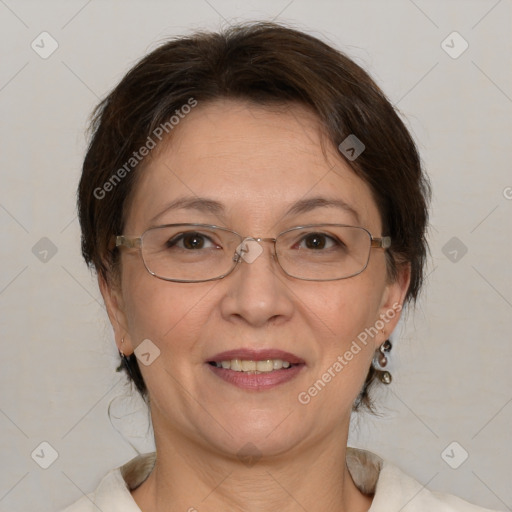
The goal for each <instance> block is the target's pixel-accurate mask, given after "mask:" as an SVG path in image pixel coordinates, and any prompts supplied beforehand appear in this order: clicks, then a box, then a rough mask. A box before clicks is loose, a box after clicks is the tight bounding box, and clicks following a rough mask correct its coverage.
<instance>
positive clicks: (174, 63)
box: [78, 22, 430, 412]
mask: <svg viewBox="0 0 512 512" xmlns="http://www.w3.org/2000/svg"><path fill="white" fill-rule="evenodd" d="M191 99H193V100H194V101H197V102H198V104H202V103H204V102H209V101H215V100H219V99H236V100H243V101H249V102H252V103H255V104H258V105H262V106H264V105H267V106H270V105H280V104H283V105H286V104H290V103H295V104H297V103H298V104H301V105H303V106H305V107H307V108H309V109H310V110H311V111H312V112H313V113H314V114H315V115H316V116H317V118H318V119H319V121H320V123H321V125H322V126H323V128H324V131H325V134H326V135H327V136H328V139H329V140H330V142H332V144H333V145H334V146H335V147H338V146H339V144H340V143H341V142H342V141H344V140H345V139H346V138H347V137H348V136H349V135H355V136H356V137H357V138H358V139H359V140H360V141H362V143H363V144H364V146H365V149H364V151H363V152H362V153H361V154H360V155H359V156H358V157H357V159H350V158H347V157H346V156H345V155H344V154H342V152H340V158H344V159H345V160H346V162H347V163H348V165H349V166H350V167H351V168H352V170H353V171H354V172H355V173H356V175H357V176H359V177H360V178H361V179H362V180H363V181H364V182H365V183H366V184H367V185H368V186H369V188H370V190H371V192H372V195H373V198H374V200H375V202H376V204H377V207H378V210H379V213H380V217H381V222H382V228H383V234H385V235H388V236H390V237H391V240H392V245H391V247H390V249H389V250H388V251H386V255H387V268H388V275H389V278H390V279H394V278H396V275H397V269H398V268H399V266H400V265H404V264H405V265H409V266H410V271H411V280H410V285H409V288H408V290H407V294H406V302H411V301H413V302H415V301H416V299H417V297H418V294H419V291H420V288H421V285H422V283H423V276H424V266H425V260H426V255H427V252H428V246H427V242H426V239H425V233H426V228H427V222H428V203H429V199H430V186H429V182H428V179H427V177H426V175H425V174H424V172H423V170H422V166H421V162H420V158H419V154H418V151H417V148H416V145H415V143H414V141H413V139H412V137H411V135H410V134H409V132H408V130H407V128H406V127H405V125H404V123H403V122H402V120H401V119H400V117H399V115H398V114H397V112H396V110H395V108H394V107H393V105H392V104H391V103H390V102H389V101H388V99H387V98H386V97H385V95H384V94H383V92H382V91H381V90H380V88H379V87H378V86H377V85H376V84H375V82H374V81H373V80H372V79H371V78H370V76H369V75H368V74H367V73H366V72H365V71H364V70H363V69H362V68H361V67H360V66H358V65H357V64H356V63H354V62H353V61H352V60H351V59H350V58H348V57H347V56H346V55H345V54H343V53H342V52H340V51H338V50H337V49H335V48H333V47H331V46H329V45H328V44H326V43H324V42H322V41H321V40H319V39H317V38H315V37H313V36H311V35H308V34H306V33H304V32H302V31H299V30H296V29H294V28H290V27H287V26H284V25H282V24H277V23H270V22H253V23H243V24H239V25H236V26H231V27H229V28H227V29H225V30H223V31H220V32H195V33H193V34H191V35H187V36H182V37H177V38H173V39H171V40H169V41H168V42H165V43H164V44H162V45H161V46H159V47H158V48H156V49H155V50H154V51H152V52H151V53H149V54H148V55H146V56H145V57H144V58H143V59H142V60H140V61H139V62H138V63H137V64H136V65H135V66H134V67H133V68H132V69H131V70H130V71H129V72H128V73H127V74H126V75H125V76H124V78H123V79H122V80H121V81H120V83H119V84H118V85H117V86H116V87H115V88H114V89H113V90H112V92H110V94H109V95H108V96H107V97H106V98H105V99H104V100H103V101H101V103H100V104H99V105H98V106H97V107H96V109H95V110H94V112H93V115H92V120H91V124H90V132H91V138H90V143H89V147H88V150H87V153H86V156H85V159H84V163H83V169H82V176H81V180H80V184H79V188H78V212H79V219H80V226H81V229H82V254H83V257H84V259H85V261H86V262H87V264H88V265H89V266H91V267H93V268H94V269H95V270H96V271H97V272H98V274H99V275H100V276H101V277H102V278H103V279H105V280H106V281H107V282H108V283H112V282H113V281H112V279H114V278H115V276H116V271H117V269H118V257H119V254H118V250H117V249H116V248H115V247H113V245H112V237H113V235H117V234H121V233H122V232H123V228H124V221H125V217H126V211H127V208H128V199H129V197H130V196H131V195H132V193H133V190H134V189H135V186H136V177H137V174H138V173H139V174H140V172H141V171H142V169H143V167H144V165H145V164H146V162H147V161H149V160H150V159H145V160H144V161H142V162H141V163H140V164H139V163H137V162H135V161H132V164H133V165H132V164H130V166H128V167H127V166H126V163H127V162H130V161H131V160H130V159H133V154H134V152H137V151H138V150H139V149H140V148H141V147H142V146H144V145H145V144H147V141H148V137H150V136H151V134H153V133H154V131H155V129H157V128H158V127H159V126H161V125H164V124H165V123H167V125H169V120H170V118H171V117H172V116H173V115H175V114H176V111H177V110H178V111H179V110H180V109H181V108H182V107H183V105H186V104H188V103H189V102H190V101H191ZM164 140H165V139H164ZM122 169H124V171H125V172H122ZM121 178H122V179H121ZM107 192H108V193H107ZM121 368H124V369H125V370H126V371H127V373H128V375H129V378H130V379H131V380H133V382H134V384H135V386H136V388H137V389H138V391H139V392H140V393H141V395H142V396H143V398H144V399H147V398H148V392H147V388H146V386H145V383H144V380H143V378H142V375H141V373H140V370H139V367H138V363H137V360H136V357H135V355H133V354H132V355H131V356H130V357H128V358H123V359H122V363H121V365H120V366H119V368H118V371H119V370H120V369H121ZM378 373H379V371H378V370H376V369H375V368H373V366H371V367H370V369H369V372H368V374H367V377H366V380H365V383H364V386H363V389H362V390H361V392H360V394H359V396H358V398H357V399H356V401H355V402H354V410H358V409H359V408H360V406H365V407H366V408H367V409H368V410H370V411H372V412H375V409H374V407H373V401H372V399H371V398H370V394H369V391H370V388H371V387H372V386H373V384H374V383H375V382H376V381H378V379H377V377H378Z"/></svg>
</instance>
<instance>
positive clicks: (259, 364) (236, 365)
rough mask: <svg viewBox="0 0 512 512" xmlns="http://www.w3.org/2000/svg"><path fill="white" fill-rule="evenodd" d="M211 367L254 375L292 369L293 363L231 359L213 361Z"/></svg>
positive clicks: (280, 360)
mask: <svg viewBox="0 0 512 512" xmlns="http://www.w3.org/2000/svg"><path fill="white" fill-rule="evenodd" d="M210 364H211V365H215V366H216V367H217V368H224V370H233V371H235V372H246V373H252V374H256V375H257V374H259V373H270V372H273V371H275V370H281V369H282V368H285V369H286V368H290V367H291V366H292V363H290V362H289V361H283V360H282V359H266V360H264V361H252V360H248V359H231V360H225V361H217V362H216V361H211V362H210Z"/></svg>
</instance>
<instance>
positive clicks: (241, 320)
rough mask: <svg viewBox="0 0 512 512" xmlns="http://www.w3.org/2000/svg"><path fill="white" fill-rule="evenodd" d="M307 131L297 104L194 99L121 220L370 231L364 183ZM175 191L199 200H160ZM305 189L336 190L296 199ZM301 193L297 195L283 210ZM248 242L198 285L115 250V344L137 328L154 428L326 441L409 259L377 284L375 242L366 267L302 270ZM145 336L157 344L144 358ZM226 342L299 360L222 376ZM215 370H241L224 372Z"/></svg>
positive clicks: (356, 384)
mask: <svg viewBox="0 0 512 512" xmlns="http://www.w3.org/2000/svg"><path fill="white" fill-rule="evenodd" d="M320 137H321V136H320V127H319V123H318V121H317V119H316V117H315V116H314V115H313V114H311V113H310V112H308V111H306V110H305V109H303V108H302V107H298V106H289V108H288V109H287V110H285V109H281V110H280V111H278V110H276V109H273V110H271V109H269V108H264V107H261V106H255V105H249V104H246V103H242V102H235V101H232V100H225V101H217V102H215V103H209V104H205V105H201V103H199V105H198V106H197V107H196V108H195V109H194V110H193V111H192V112H191V113H190V114H189V115H188V116H187V117H186V118H185V119H184V120H182V121H181V122H180V124H179V125H178V126H177V127H175V128H174V131H173V133H172V140H171V141H170V144H169V145H168V146H167V147H165V148H161V151H160V152H159V153H158V155H156V158H154V159H153V160H152V161H151V162H150V163H149V165H148V166H147V168H145V169H144V171H143V173H142V174H141V176H140V181H139V182H138V184H137V188H136V190H135V192H134V195H133V198H132V201H131V202H130V208H129V212H128V216H127V218H126V227H125V231H124V233H123V234H125V235H133V236H139V235H140V234H142V233H143V232H144V231H145V230H146V229H147V228H149V227H150V226H155V225H163V224H174V223H189V222H192V223H202V224H216V225H221V226H224V227H227V228H230V229H232V230H234V231H236V232H238V233H240V234H242V235H244V236H253V237H275V236H276V235H277V234H278V233H280V232H282V231H284V230H286V229H288V228H290V227H293V226H300V225H305V224H317V223H334V224H348V225H355V226H362V227H364V228H366V229H367V230H369V231H370V232H371V233H372V234H373V235H374V236H376V237H378V236H381V235H383V233H381V220H380V217H379V213H378V210H377V207H376V204H375V201H374V200H373V198H372V195H371V192H370V190H369V188H368V186H367V185H366V184H365V183H364V182H363V181H362V180H361V179H360V178H358V177H357V176H356V175H355V174H354V172H353V171H352V170H351V169H350V168H349V167H348V166H347V165H346V164H345V163H344V161H343V159H342V158H341V157H340V155H339V154H338V153H337V150H336V148H332V147H330V146H329V147H328V148H326V149H327V158H326V157H325V156H324V154H323V153H322V146H321V138H320ZM179 198H189V199H194V200H196V202H195V205H190V204H189V205H187V204H186V203H182V207H177V208H171V209H168V205H169V204H170V203H171V202H174V201H176V200H177V199H179ZM318 198H323V199H325V200H327V201H332V200H335V201H338V202H339V204H338V205H322V202H321V201H314V202H311V201H309V202H307V200H311V199H318ZM204 199H207V200H209V201H215V202H216V203H218V205H220V208H213V207H212V206H211V203H205V202H204V201H203V200H204ZM298 202H301V204H302V208H296V209H295V210H294V212H293V213H289V212H290V210H291V208H292V206H293V205H296V204H297V203H298ZM341 202H343V203H345V205H346V206H345V207H343V206H340V205H341ZM384 234H385V233H384ZM261 247H262V248H263V252H262V253H261V254H260V255H259V256H258V257H257V258H256V259H255V260H254V261H252V262H251V263H249V262H247V261H242V262H241V263H240V264H239V265H238V266H237V268H236V269H235V270H234V272H233V273H231V274H230V275H228V276H227V277H225V278H224V279H220V280H216V281H210V282H201V283H176V282H168V281H164V280H161V279H158V278H155V277H154V276H152V275H150V274H149V273H148V272H147V271H146V269H145V267H144V264H143V262H142V259H141V256H140V252H139V251H138V250H125V249H123V252H122V257H121V279H120V283H119V287H117V288H115V289H108V288H107V287H106V286H105V285H104V284H103V283H102V292H103V294H104V297H105V300H106V302H107V306H108V310H109V314H110V318H111V320H112V324H113V326H114V329H115V332H116V340H117V343H118V346H119V348H120V349H121V350H123V352H124V353H125V354H130V353H132V352H133V350H134V349H135V348H137V347H138V346H139V345H140V344H141V342H142V341H143V340H150V342H147V341H146V342H145V343H146V344H148V343H149V345H148V347H149V352H150V353H151V355H150V356H145V358H146V359H148V357H149V359H150V360H151V361H152V362H151V364H149V365H147V366H146V365H145V364H141V361H139V366H140V368H141V372H142V375H143V377H144V380H145V382H146V385H147V387H148V390H149V394H150V400H151V410H152V417H153V424H154V428H155V432H156V435H157V442H158V437H159V436H162V437H167V438H172V439H177V438H179V439H182V440H184V441H185V440H186V441H187V442H192V443H194V445H195V446H202V447H204V448H205V449H208V450H210V451H214V452H217V453H223V454H231V455H236V454H237V453H239V452H240V450H242V452H243V451H244V450H245V451H251V449H250V448H249V447H252V450H253V451H255V452H257V453H258V454H269V455H270V454H278V453H284V452H286V451H288V450H292V451H293V450H297V449H301V448H305V447H307V446H308V445H309V444H311V443H318V442H319V440H329V439H331V438H332V439H333V440H334V439H336V442H339V439H340V435H343V433H345V432H346V431H347V429H348V421H349V416H350V412H351V407H352V404H353V402H354V399H355V398H356V397H357V395H358V393H359V391H360V390H361V387H362V385H363V382H364V379H365V377H366V374H367V371H368V368H369V366H370V364H371V360H372V357H373V354H374V351H375V349H376V348H378V346H379V345H380V344H381V343H383V341H384V340H385V339H386V338H387V336H388V335H389V333H390V332H391V331H392V330H393V328H394V326H395V325H396V322H397V321H398V317H399V314H398V311H397V304H401V303H402V302H403V296H404V293H405V290H406V287H407V285H408V278H407V272H402V274H401V278H400V279H399V280H398V281H396V282H394V283H390V282H388V279H387V274H386V262H385V253H384V251H383V250H382V249H372V250H371V255H370V260H369V263H368V266H367V268H366V270H364V272H362V273H361V274H359V275H357V276H355V277H351V278H348V279H342V280H337V281H326V282H318V281H304V280H299V279H294V278H291V277H288V276H287V275H286V274H285V273H284V272H283V271H282V270H281V268H280V267H279V265H278V264H277V262H276V261H275V260H274V259H273V258H272V251H273V245H272V243H267V242H262V243H261ZM384 317H385V321H384V319H383V318H384ZM382 324H384V330H385V334H384V333H382V332H381V331H380V329H379V327H382ZM376 325H377V328H375V326H376ZM365 329H367V331H365ZM376 330H378V331H379V332H378V334H375V331H376ZM369 332H370V333H371V334H370V335H369V334H368V333H369ZM364 333H366V337H365V335H364ZM122 337H124V339H125V343H124V344H123V345H122V346H121V345H120V343H119V342H120V340H121V338H122ZM363 340H364V341H363ZM354 343H355V344H354ZM155 347H157V348H158V350H159V351H160V354H159V356H158V357H156V358H155V359H154V360H153V357H154V354H156V353H157V350H156V348H155ZM226 351H230V352H231V355H228V356H226V357H229V359H237V357H236V355H237V352H240V353H241V357H239V358H238V359H249V358H250V356H248V355H247V354H250V353H251V351H258V352H259V354H257V355H256V356H255V358H256V359H258V358H259V359H267V358H268V357H272V358H273V359H279V358H281V359H292V358H295V359H294V361H296V362H297V361H299V362H301V364H300V365H298V366H293V367H292V368H290V369H280V370H275V374H272V373H265V374H260V375H254V374H252V375H251V374H249V375H248V374H246V373H238V374H237V375H235V372H234V370H231V369H217V368H214V366H212V364H211V362H212V361H218V360H219V359H224V358H225V357H224V356H221V357H220V358H219V357H218V355H219V354H221V353H223V352H226ZM233 351H234V352H233ZM242 351H246V354H245V355H244V354H243V353H242ZM265 351H273V353H267V354H266V353H265ZM146 352H148V351H147V350H146ZM280 352H286V353H288V354H292V355H293V357H292V356H291V355H287V356H284V355H282V354H280ZM347 352H350V353H351V355H352V357H350V354H347ZM269 354H270V355H269ZM346 354H347V355H346ZM280 355H281V356H282V357H279V356H280ZM292 362H293V361H292ZM142 363H144V361H142ZM336 363H338V364H336ZM242 364H243V363H242ZM272 364H274V363H273V362H272ZM340 367H341V369H340ZM247 368H250V366H248V367H247ZM223 372H224V373H223ZM226 372H232V373H230V374H229V375H234V379H235V380H236V379H238V380H236V382H233V381H232V380H230V379H229V378H227V379H226V378H223V375H224V377H225V376H226V375H227V373H226ZM285 372H291V373H290V374H289V375H288V374H286V373H285ZM280 376H281V377H280ZM290 376H291V377H290ZM319 380H320V381H321V383H318V381H319ZM251 383H252V386H251ZM315 383H316V387H315ZM312 386H313V387H314V390H313V391H311V388H312ZM315 389H316V392H315ZM248 443H250V444H248ZM244 447H245V448H244Z"/></svg>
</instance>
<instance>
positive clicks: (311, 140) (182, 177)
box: [126, 100, 380, 232]
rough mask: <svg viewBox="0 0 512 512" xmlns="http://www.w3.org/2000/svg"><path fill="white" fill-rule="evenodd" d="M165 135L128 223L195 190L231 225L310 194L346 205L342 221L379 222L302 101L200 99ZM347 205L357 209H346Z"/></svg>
mask: <svg viewBox="0 0 512 512" xmlns="http://www.w3.org/2000/svg"><path fill="white" fill-rule="evenodd" d="M171 135H172V137H170V138H169V139H168V140H167V141H166V143H165V145H162V146H160V147H159V148H158V149H157V152H155V153H154V154H153V155H152V158H151V161H149V162H148V164H147V165H146V166H145V168H144V169H142V171H141V175H140V176H139V179H138V183H137V185H136V189H135V191H134V194H133V199H132V201H131V205H130V208H129V214H128V218H127V223H126V224H127V225H128V226H130V227H132V228H133V229H134V230H141V229H145V228H147V227H149V225H148V224H150V223H151V221H152V219H154V218H155V217H156V216H157V215H158V214H159V213H160V212H162V211H164V210H165V209H166V207H168V205H169V204H170V203H172V202H174V203H176V202H177V201H176V200H177V199H178V200H179V199H181V198H189V199H191V198H194V197H195V198H198V197H201V198H208V199H210V200H213V201H215V202H218V203H221V205H222V210H223V211H222V215H223V216H225V220H226V222H230V226H229V227H234V226H233V224H232V223H233V221H234V220H235V219H236V220H237V221H238V222H242V221H243V222H246V223H247V222H248V221H249V220H251V221H252V223H253V225H254V226H255V228H261V229H265V228H266V227H268V226H271V225H274V223H275V221H276V219H278V218H280V217H283V215H284V214H285V212H289V211H290V210H291V208H292V207H293V205H294V204H295V203H297V202H298V201H302V203H303V204H304V202H305V201H307V199H308V198H309V199H314V198H325V199H327V200H330V201H333V202H336V201H338V202H344V203H345V204H346V205H348V206H349V208H348V209H347V211H346V212H344V213H343V214H341V213H340V212H338V214H339V217H336V218H339V222H340V223H352V224H354V223H355V220H354V219H357V221H358V223H359V225H363V226H364V227H367V228H369V229H373V231H375V230H378V229H379V227H380V218H379V214H378V211H377V207H376V205H375V202H374V200H373V197H372V194H371V191H370V189H369V187H368V186H367V184H366V183H365V182H364V181H363V180H361V179H360V178H359V177H358V176H357V175H356V174H355V173H354V171H353V170H352V169H351V168H350V167H349V166H348V164H346V163H345V161H344V160H343V159H342V157H341V156H340V155H339V153H337V150H336V148H335V147H333V145H332V144H331V143H329V142H328V139H327V137H325V136H324V135H323V132H322V128H321V124H320V122H319V120H318V118H317V117H316V116H315V115H314V114H313V113H312V112H310V111H309V110H307V109H306V108H305V107H301V106H298V105H283V106H279V107H272V108H270V107H267V106H260V105H254V104H249V103H247V102H241V101H233V100H222V101H215V102H212V103H207V104H204V105H201V103H199V104H198V106H197V107H196V108H195V109H194V110H193V111H191V113H190V114H188V115H187V116H186V117H185V118H184V119H182V120H181V121H180V123H179V125H177V126H176V127H175V128H174V130H173V132H172V134H171ZM323 148H325V149H324V150H323ZM178 202H179V201H178ZM192 202H193V201H192ZM185 203H187V201H185V202H181V204H185ZM188 204H190V201H189V202H188ZM316 204H317V206H318V205H321V204H322V202H321V201H320V202H317V203H316ZM332 208H333V207H332V206H331V207H327V206H325V207H321V208H320V209H323V210H326V209H331V210H332ZM350 208H352V209H353V210H354V211H355V213H356V215H355V216H352V217H349V216H348V215H349V209H350ZM296 210H297V209H296ZM174 213H177V212H176V211H175V212H174ZM217 213H218V212H217ZM331 213H332V211H331ZM179 215H181V217H180V219H179V221H180V222H181V221H186V220H188V218H187V217H186V212H179ZM184 215H185V217H184ZM316 215H317V217H318V215H319V214H316ZM333 218H334V216H333V215H331V217H330V218H329V221H333ZM161 223H164V222H160V224H161ZM134 232H136V231H134Z"/></svg>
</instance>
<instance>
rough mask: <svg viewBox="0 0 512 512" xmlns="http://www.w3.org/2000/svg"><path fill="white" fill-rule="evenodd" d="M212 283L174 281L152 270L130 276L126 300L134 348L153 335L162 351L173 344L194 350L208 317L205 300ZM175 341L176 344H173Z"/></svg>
mask: <svg viewBox="0 0 512 512" xmlns="http://www.w3.org/2000/svg"><path fill="white" fill-rule="evenodd" d="M213 286H215V282H213V284H212V283H198V284H188V283H181V284H180V283H172V282H167V281H163V280H161V279H157V278H155V277H153V276H151V275H150V274H149V273H148V272H144V273H137V274H135V273H134V274H132V275H131V276H130V277H129V279H128V278H127V279H126V286H125V303H126V313H127V319H128V324H129V325H128V327H129V332H130V335H131V337H132V343H133V345H134V348H135V347H137V345H138V344H139V343H140V342H141V341H142V340H144V339H150V340H151V341H152V342H153V343H155V344H156V345H157V346H158V348H159V349H160V350H161V351H164V350H166V349H168V348H172V350H173V354H175V355H176V354H178V353H179V351H180V349H183V350H184V349H185V348H186V349H187V350H188V351H189V353H190V351H191V350H193V348H194V341H195V340H196V339H197V334H198V332H199V331H200V329H201V326H202V325H204V323H205V319H206V318H208V315H209V310H208V308H207V305H208V301H207V300H205V299H206V298H207V296H208V293H209V291H210V290H211V288H212V287H213ZM171 345H172V347H171Z"/></svg>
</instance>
